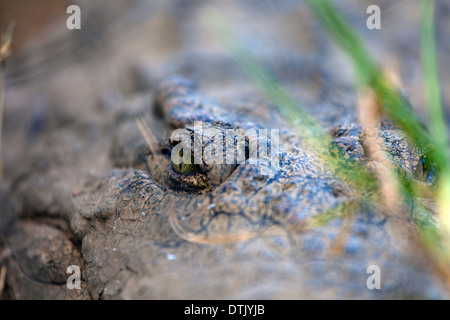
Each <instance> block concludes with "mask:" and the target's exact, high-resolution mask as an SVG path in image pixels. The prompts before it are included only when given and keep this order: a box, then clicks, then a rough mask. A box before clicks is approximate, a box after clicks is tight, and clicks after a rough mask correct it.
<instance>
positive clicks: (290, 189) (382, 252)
mask: <svg viewBox="0 0 450 320" xmlns="http://www.w3.org/2000/svg"><path fill="white" fill-rule="evenodd" d="M233 108H235V106H233V105H230V106H224V105H221V104H219V103H213V102H211V101H210V100H208V99H206V98H205V97H204V96H202V95H201V94H199V92H198V91H197V90H196V89H195V87H194V85H193V84H192V83H191V82H190V81H189V80H187V79H184V78H182V77H171V78H169V79H168V80H166V81H164V82H163V83H162V84H161V85H160V86H159V88H158V89H157V90H156V92H155V99H154V103H153V105H152V108H151V110H148V111H146V112H144V114H143V116H142V118H143V119H146V121H148V123H149V127H150V128H152V127H153V128H154V127H155V126H156V124H155V121H159V125H160V126H166V127H167V128H168V129H170V130H169V131H168V133H170V132H171V130H173V129H175V128H186V129H188V132H189V133H190V134H191V135H195V132H194V131H193V124H194V121H197V120H201V121H202V122H203V123H202V129H203V134H204V137H211V135H210V134H209V133H210V132H224V130H225V129H230V128H234V129H249V128H256V129H257V128H280V129H281V130H280V146H281V147H282V148H281V149H280V150H281V152H280V167H279V169H278V170H275V171H274V173H275V174H274V175H273V176H268V175H267V174H265V173H266V172H267V171H264V170H265V169H269V170H273V169H270V168H267V163H268V162H267V160H268V158H264V157H263V158H259V159H252V158H251V157H250V156H249V154H247V158H246V160H245V163H242V164H236V163H235V164H231V165H230V164H212V165H207V164H205V163H202V164H200V165H199V166H198V171H196V172H195V173H192V174H187V175H180V174H178V175H177V174H174V173H175V172H174V171H173V168H172V167H171V165H172V164H171V160H170V152H168V151H170V150H171V148H172V147H173V145H176V143H177V142H176V141H175V142H174V141H172V140H171V139H170V136H168V135H167V134H161V135H158V134H155V137H154V138H155V139H156V141H157V145H156V146H153V147H154V148H155V147H156V152H154V153H153V152H151V151H150V148H148V147H146V144H145V139H144V137H143V136H142V134H141V132H140V131H139V129H138V127H137V126H136V125H133V124H134V121H135V119H134V118H132V119H128V120H127V119H125V120H121V121H120V123H119V127H118V130H116V134H115V136H114V137H112V143H111V147H110V148H111V149H110V152H109V154H110V158H111V159H110V161H111V164H112V168H113V169H112V170H111V171H110V172H109V173H107V174H105V175H104V176H103V177H95V178H90V181H89V183H87V182H85V185H84V187H83V188H82V189H81V190H78V191H77V190H74V191H72V193H71V194H70V195H69V196H67V197H65V199H66V200H67V203H64V204H61V203H60V204H59V210H60V211H59V212H58V214H57V215H56V216H57V217H59V219H63V220H66V221H67V222H68V225H65V226H59V229H60V230H63V231H64V232H62V231H58V230H57V229H55V228H51V227H45V228H47V229H49V230H47V229H45V228H44V229H39V224H35V223H32V222H27V220H23V219H21V220H19V222H18V223H17V224H16V225H15V226H14V227H13V228H11V229H9V232H8V237H7V240H6V242H7V243H8V245H9V246H10V247H11V248H13V252H14V253H15V254H14V255H13V259H10V261H9V263H10V264H11V265H12V266H14V265H15V264H17V265H19V266H20V267H19V268H14V267H12V268H11V271H10V273H9V274H8V276H9V277H8V286H10V287H9V289H8V290H10V294H11V295H12V296H15V297H18V298H310V297H312V298H314V297H328V298H330V297H331V298H362V297H366V298H370V297H384V298H387V297H410V296H427V294H429V292H432V294H435V293H434V292H433V291H429V290H430V286H431V285H432V283H431V282H429V281H430V278H429V276H428V275H427V274H426V273H424V271H423V267H420V266H421V263H420V259H417V264H418V267H417V268H413V267H411V266H410V265H409V263H408V262H407V261H406V260H405V257H404V256H402V255H400V252H399V251H398V247H397V245H396V243H395V241H393V240H392V239H391V237H390V235H389V232H388V229H387V226H389V224H390V221H389V220H390V219H388V218H387V217H385V216H383V215H382V214H380V213H379V212H377V210H375V211H372V212H370V211H367V210H369V209H368V208H366V209H365V210H366V211H367V212H365V213H364V214H362V213H360V214H358V215H357V218H356V220H355V221H354V223H353V225H352V228H351V231H350V233H349V238H348V240H347V241H346V242H345V244H344V248H343V252H342V253H341V254H337V255H333V254H331V253H330V252H332V251H330V250H331V249H332V248H333V245H332V244H333V241H334V239H337V238H336V237H338V235H339V234H340V232H341V231H340V230H341V227H340V224H341V222H340V221H341V219H337V220H335V221H333V222H331V223H329V224H326V225H325V226H322V227H316V228H314V229H312V230H309V229H305V228H300V226H302V222H305V221H306V219H307V218H309V217H313V216H316V215H320V214H321V213H322V212H324V211H325V210H329V209H336V208H339V207H340V206H342V205H345V204H351V203H352V200H353V199H352V194H351V192H350V193H349V192H348V191H346V192H342V188H343V184H342V183H340V182H339V181H338V180H336V178H335V177H334V176H333V175H332V174H331V173H330V172H329V171H328V170H327V169H326V168H325V167H324V166H323V164H322V163H321V161H320V159H319V158H318V157H316V156H315V155H314V153H313V152H312V151H311V150H308V149H306V148H305V147H304V146H303V145H302V143H301V141H300V140H299V139H298V138H297V137H296V136H295V134H294V133H293V132H292V131H291V130H289V127H288V126H287V125H286V124H285V122H284V121H283V120H282V119H281V118H280V117H278V116H276V112H275V109H274V108H273V107H271V106H270V105H269V104H267V103H264V102H257V108H256V110H257V111H258V113H257V114H256V115H254V114H252V113H247V114H245V115H241V114H239V115H236V114H235V113H233V112H231V110H233ZM155 114H156V115H159V117H154V116H153V115H155ZM152 119H153V120H152ZM155 119H156V120H155ZM154 125H155V126H154ZM342 128H343V127H340V128H337V129H335V130H334V131H333V132H334V136H335V137H336V138H335V143H336V145H337V146H339V147H340V148H345V147H348V143H347V144H345V143H343V138H347V139H348V140H349V141H351V142H352V143H353V144H354V145H356V144H357V143H360V142H361V141H362V139H360V138H361V135H362V133H361V132H362V130H361V129H360V128H358V127H356V126H352V127H351V130H347V129H348V128H347V129H345V130H343V129H342ZM339 129H340V130H339ZM384 129H385V128H384ZM384 129H383V130H384ZM383 130H382V131H380V132H381V134H383V132H386V131H383ZM240 132H243V131H240ZM353 133H356V136H358V137H359V138H355V134H353ZM159 136H161V137H159ZM225 136H226V135H225ZM388 136H389V137H394V138H395V137H400V136H399V135H398V134H394V135H388ZM247 138H249V137H247ZM205 139H206V141H205V143H204V144H205V145H204V146H203V148H206V146H207V145H208V141H207V139H208V138H205ZM394 140H395V139H394ZM394 140H393V139H387V140H386V144H385V145H386V148H392V149H391V150H392V153H393V154H399V153H401V151H404V150H403V149H398V148H396V146H397V144H395V143H389V141H394ZM247 141H251V139H248V140H247ZM257 141H258V140H257ZM269 142H270V141H269ZM258 143H261V141H258ZM270 145H271V144H270V143H269V146H270ZM402 146H403V147H405V146H404V145H402ZM350 149H352V150H353V148H350ZM195 150H197V152H198V149H195V148H194V153H195V152H196V151H195ZM358 150H362V148H359V149H358ZM153 151H155V149H153ZM360 152H362V151H360ZM401 154H403V153H401ZM409 154H410V153H409ZM409 154H408V155H409ZM414 154H416V153H414ZM416 155H417V154H416ZM252 160H257V161H254V162H252ZM405 160H406V161H412V162H414V163H416V160H417V159H416V158H414V159H413V158H412V157H410V156H407V157H406V158H405ZM407 163H410V162H407ZM130 167H131V168H130ZM114 168H116V169H114ZM36 178H37V177H34V178H31V180H29V181H28V182H27V183H22V186H23V188H24V190H22V194H25V196H23V197H24V198H27V196H26V194H28V193H29V192H30V190H28V189H27V186H28V185H30V183H32V181H36V180H35V179H36ZM196 179H203V180H202V181H207V183H206V184H204V185H203V184H202V185H201V186H200V187H199V185H195V183H196ZM86 183H87V184H86ZM193 186H195V187H193ZM19 189H20V188H19ZM54 192H56V191H54ZM57 197H60V198H61V197H62V194H59V195H58V196H57ZM344 208H346V210H350V209H349V208H350V206H349V207H344ZM358 210H361V209H358ZM370 210H374V209H373V208H372V209H370ZM55 220H57V219H55ZM38 221H39V220H38ZM34 229H36V231H35V232H33V231H30V230H34ZM67 236H69V238H67ZM20 239H26V240H27V241H29V244H27V243H20V241H19V240H20ZM31 243H32V244H33V245H31ZM79 247H81V252H80V251H79V249H78V248H79ZM21 248H22V249H21ZM24 248H27V249H24ZM59 249H60V250H59ZM23 250H28V251H26V252H27V254H22V253H21V252H23ZM30 250H31V251H30ZM30 252H31V255H30V254H29V253H30ZM73 264H75V265H79V266H81V267H82V270H83V274H85V275H86V277H85V278H84V280H83V286H82V289H81V290H69V289H67V288H66V287H65V279H67V276H68V275H67V274H66V273H65V271H66V268H67V267H68V266H69V265H73ZM370 264H377V265H379V266H380V267H381V269H382V270H385V272H384V273H383V286H385V287H386V288H389V289H385V290H383V291H381V293H379V294H378V295H377V293H374V292H373V291H370V290H368V289H367V288H366V285H365V280H366V277H367V274H366V268H367V267H368V266H369V265H370ZM405 277H414V279H415V282H414V283H411V282H410V281H409V280H407V278H405ZM405 279H406V280H405ZM24 283H26V284H24ZM419 284H420V285H419ZM30 288H32V289H30ZM39 288H41V289H39ZM42 288H50V289H51V290H49V291H47V290H42Z"/></svg>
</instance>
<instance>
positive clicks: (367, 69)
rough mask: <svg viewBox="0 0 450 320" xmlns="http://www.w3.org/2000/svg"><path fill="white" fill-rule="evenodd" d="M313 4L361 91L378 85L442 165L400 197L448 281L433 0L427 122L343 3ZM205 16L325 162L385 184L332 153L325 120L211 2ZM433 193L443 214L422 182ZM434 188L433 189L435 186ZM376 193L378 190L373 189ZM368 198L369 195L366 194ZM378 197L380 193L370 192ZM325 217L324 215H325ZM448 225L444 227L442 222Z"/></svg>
mask: <svg viewBox="0 0 450 320" xmlns="http://www.w3.org/2000/svg"><path fill="white" fill-rule="evenodd" d="M304 2H305V3H306V4H307V6H308V7H309V9H310V10H311V11H312V12H313V13H314V14H315V16H316V18H317V19H318V20H319V21H320V22H321V24H322V26H323V27H324V28H325V29H326V31H327V33H328V34H329V36H330V37H331V38H332V39H333V40H334V41H335V43H336V44H337V45H338V46H339V47H340V48H341V50H342V51H343V52H344V53H345V54H346V56H347V57H348V59H349V60H350V61H351V63H352V65H353V68H354V71H355V72H354V74H355V87H356V90H357V92H359V93H362V94H364V93H366V92H367V90H370V91H372V92H373V93H374V95H375V97H376V99H377V102H378V105H379V106H380V107H381V108H382V109H383V111H384V113H385V114H386V115H387V116H388V117H389V118H390V119H392V120H393V121H394V123H395V124H396V125H397V126H398V127H400V128H401V129H402V130H403V131H404V132H405V133H406V134H407V135H408V136H409V137H410V138H411V140H412V141H413V142H414V143H415V144H416V145H417V146H418V147H419V148H421V150H423V152H424V154H425V155H426V156H425V157H424V158H423V161H426V165H427V166H429V167H433V169H434V171H435V173H436V180H437V181H436V185H437V188H436V190H435V188H434V187H433V188H429V187H424V186H422V185H420V184H418V183H417V182H415V181H413V180H412V179H398V177H396V179H397V183H396V185H397V186H398V189H399V190H398V193H397V194H398V195H399V196H400V197H401V199H396V201H399V202H402V203H403V204H404V206H403V208H405V207H406V208H412V207H413V208H414V210H409V211H410V212H407V213H406V214H408V215H410V217H411V218H412V220H413V221H414V223H415V225H416V227H417V230H418V231H419V234H420V235H421V240H422V245H423V246H424V248H425V249H426V250H427V251H428V253H430V254H431V257H432V259H433V260H434V261H433V262H434V263H435V266H437V269H439V270H440V271H441V274H443V275H444V276H445V278H446V282H447V284H449V285H450V271H448V270H450V268H448V266H449V263H450V256H449V255H448V251H449V250H448V249H449V248H450V240H449V238H448V234H450V170H449V165H448V163H449V161H448V160H449V156H448V155H449V148H448V141H447V128H446V124H445V121H444V116H443V110H442V104H441V99H440V89H439V77H438V68H437V59H436V47H435V40H434V2H433V0H421V6H420V9H421V54H422V65H423V74H424V83H425V91H426V98H427V105H428V111H429V128H427V127H426V126H425V125H424V124H423V123H421V122H420V121H419V117H418V115H417V114H415V113H414V112H413V110H412V108H411V107H410V105H409V104H408V102H407V101H406V99H405V98H404V97H403V96H402V95H401V92H400V90H399V88H397V87H396V86H395V84H394V83H392V81H391V80H390V79H389V77H388V76H386V75H385V74H384V73H383V71H382V69H381V68H380V66H378V64H377V63H376V62H375V60H374V59H373V58H372V56H371V54H370V52H369V51H368V50H367V49H366V47H365V46H364V43H363V41H362V40H361V39H360V37H359V36H358V34H357V33H356V31H355V30H354V29H353V28H352V27H351V26H350V25H349V24H348V23H347V21H346V20H345V18H344V17H343V16H342V15H341V13H340V12H339V10H338V9H337V8H336V7H335V6H334V5H333V4H332V3H331V2H330V1H329V0H304ZM203 18H204V22H205V23H206V24H207V26H208V27H209V28H210V29H211V30H212V31H213V32H214V34H215V35H216V36H217V37H218V38H219V39H220V40H221V41H222V43H223V45H224V46H225V47H226V48H227V50H228V51H229V52H230V53H231V55H232V56H233V57H234V59H235V60H236V62H237V63H238V64H239V65H240V66H241V68H242V69H243V70H244V71H245V72H246V73H247V74H248V76H249V77H250V78H251V79H252V80H253V81H254V83H255V84H256V85H257V86H258V87H259V88H260V90H261V91H262V92H263V93H264V94H265V95H266V96H267V97H268V98H269V99H270V100H271V101H272V102H274V103H275V105H276V106H277V107H278V108H279V110H280V112H281V114H282V115H283V116H284V117H285V118H286V119H287V120H288V121H290V122H291V125H292V126H293V128H295V129H296V132H297V133H298V134H299V136H300V137H301V138H302V139H303V141H305V142H306V143H307V144H308V146H310V147H311V148H312V149H314V150H315V151H316V152H317V153H318V154H319V155H321V156H322V159H323V160H324V161H325V164H326V165H327V166H328V168H329V169H331V170H332V171H333V172H335V173H336V174H337V176H338V177H339V178H341V179H343V180H344V181H346V182H349V183H350V185H352V186H353V188H354V189H356V190H358V191H359V193H360V195H367V194H368V193H369V191H373V190H378V191H380V190H379V189H378V188H379V184H378V183H377V181H376V180H375V179H374V177H373V176H372V175H370V174H368V173H367V171H365V169H364V168H361V167H360V166H357V165H355V164H350V163H349V161H345V160H344V159H340V158H339V157H333V156H331V155H330V153H329V143H330V141H331V137H330V136H329V135H327V134H326V133H325V132H324V131H323V130H322V128H321V127H320V125H319V124H318V123H317V122H316V121H315V120H314V119H313V118H312V116H311V115H309V114H308V113H307V112H306V111H305V110H303V109H302V108H301V106H299V104H298V103H297V101H295V99H294V98H293V97H291V96H290V95H289V94H288V93H287V92H286V91H285V90H284V89H283V88H282V87H281V85H280V84H279V83H278V82H277V81H276V80H275V79H274V78H273V76H272V75H271V74H270V73H269V72H268V71H267V70H266V69H265V67H264V66H263V65H262V64H261V63H260V62H259V61H258V60H257V59H256V58H255V57H254V56H253V55H252V53H251V52H250V51H249V50H248V49H247V48H246V47H245V46H244V45H243V44H242V43H241V42H240V41H239V39H238V38H237V37H236V36H235V35H234V34H233V32H232V31H231V29H230V27H229V26H228V24H227V23H226V22H225V21H224V20H223V18H222V17H221V15H220V14H219V13H218V12H217V11H215V10H213V9H211V10H209V11H208V12H207V13H206V14H205V15H204V17H203ZM423 188H425V189H429V190H427V193H426V194H427V195H430V194H431V195H432V196H433V198H434V199H437V205H438V208H439V213H440V214H439V217H440V221H438V220H437V219H436V217H435V216H434V215H433V213H432V212H431V211H430V210H429V209H428V208H427V207H425V206H424V205H423V204H422V203H421V202H420V201H418V198H420V197H422V195H423V194H422V189H423ZM430 189H431V190H430ZM372 194H373V193H372ZM363 200H364V199H363ZM365 200H369V201H373V200H376V199H373V198H370V199H365ZM342 216H343V215H342V214H336V211H334V210H331V211H329V212H326V214H325V216H324V217H323V219H321V220H323V221H330V220H332V219H333V218H339V217H342ZM323 221H322V222H323ZM441 225H444V228H441V227H440V226H441Z"/></svg>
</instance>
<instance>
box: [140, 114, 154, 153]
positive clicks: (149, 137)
mask: <svg viewBox="0 0 450 320" xmlns="http://www.w3.org/2000/svg"><path fill="white" fill-rule="evenodd" d="M136 125H137V127H138V128H139V131H140V132H141V134H142V137H144V139H145V143H147V146H148V147H149V149H150V151H151V152H152V154H158V153H159V150H158V141H157V140H156V138H155V135H154V134H153V133H152V130H151V129H150V127H149V126H148V125H147V124H146V123H145V121H144V120H143V119H141V118H139V119H137V120H136Z"/></svg>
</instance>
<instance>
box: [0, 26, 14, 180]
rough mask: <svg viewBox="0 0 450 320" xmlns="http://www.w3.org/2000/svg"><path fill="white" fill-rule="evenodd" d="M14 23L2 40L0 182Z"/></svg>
mask: <svg viewBox="0 0 450 320" xmlns="http://www.w3.org/2000/svg"><path fill="white" fill-rule="evenodd" d="M14 24H15V23H14V22H11V23H10V24H9V25H8V28H7V29H6V32H5V33H4V34H3V35H2V37H1V39H0V180H1V179H2V177H3V162H2V160H1V158H2V156H1V155H2V131H3V111H4V109H5V71H4V69H5V66H6V61H7V60H8V58H9V57H10V55H11V44H12V32H13V29H14Z"/></svg>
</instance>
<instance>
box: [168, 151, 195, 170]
mask: <svg viewBox="0 0 450 320" xmlns="http://www.w3.org/2000/svg"><path fill="white" fill-rule="evenodd" d="M178 159H179V160H181V161H177V162H179V163H172V168H173V171H175V172H176V173H180V174H191V173H192V172H194V170H195V169H196V168H197V165H196V164H194V157H193V156H192V155H191V159H190V161H186V162H187V163H186V162H185V159H184V158H183V150H180V152H179V153H178Z"/></svg>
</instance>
